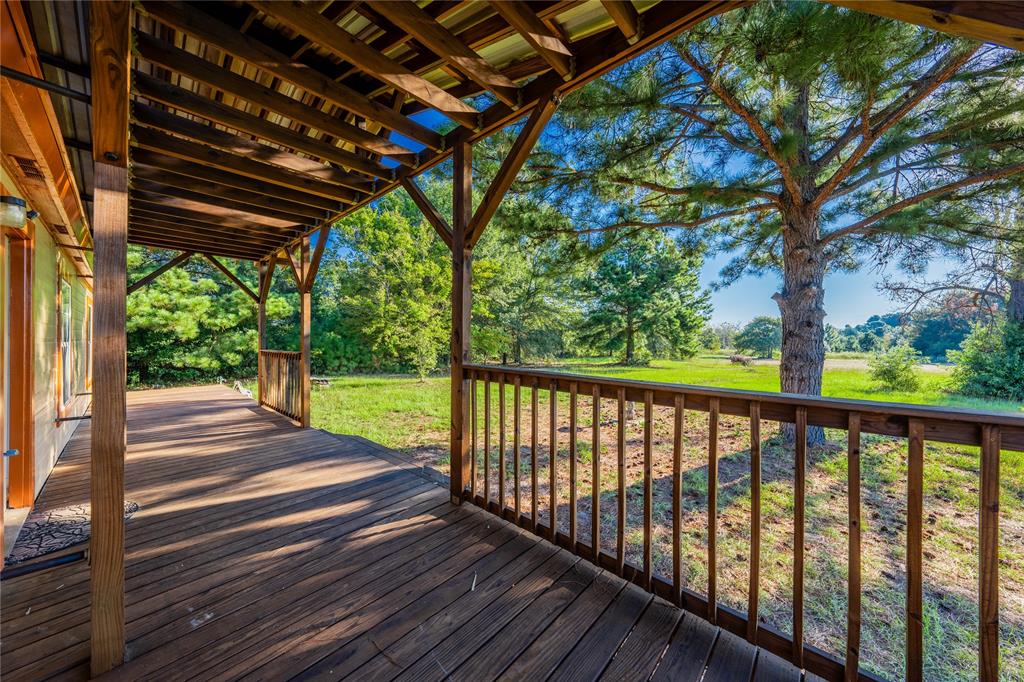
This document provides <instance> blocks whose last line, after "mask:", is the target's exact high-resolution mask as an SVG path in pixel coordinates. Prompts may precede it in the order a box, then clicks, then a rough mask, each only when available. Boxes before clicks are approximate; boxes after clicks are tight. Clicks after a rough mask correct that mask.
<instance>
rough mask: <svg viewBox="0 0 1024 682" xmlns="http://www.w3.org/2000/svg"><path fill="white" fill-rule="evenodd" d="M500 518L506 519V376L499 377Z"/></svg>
mask: <svg viewBox="0 0 1024 682" xmlns="http://www.w3.org/2000/svg"><path fill="white" fill-rule="evenodd" d="M498 516H500V517H501V518H505V374H504V372H503V373H502V374H501V375H499V377H498Z"/></svg>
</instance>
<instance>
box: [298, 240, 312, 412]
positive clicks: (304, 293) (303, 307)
mask: <svg viewBox="0 0 1024 682" xmlns="http://www.w3.org/2000/svg"><path fill="white" fill-rule="evenodd" d="M299 258H300V261H299V262H300V263H301V265H302V273H301V274H302V282H301V283H300V285H299V324H300V325H301V332H300V339H299V342H300V343H301V348H300V351H301V352H302V362H301V365H302V419H301V422H302V428H309V422H310V419H309V416H310V391H311V388H312V383H313V381H312V376H311V372H312V362H311V357H310V328H311V321H312V316H313V294H312V290H313V282H312V279H313V278H314V277H315V274H312V275H311V272H312V271H311V270H310V259H309V235H306V236H305V237H303V238H302V246H301V249H300V253H299Z"/></svg>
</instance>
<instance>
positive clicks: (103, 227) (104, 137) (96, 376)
mask: <svg viewBox="0 0 1024 682" xmlns="http://www.w3.org/2000/svg"><path fill="white" fill-rule="evenodd" d="M131 21H132V11H131V4H130V3H129V2H117V1H109V0H104V1H102V2H93V3H91V4H90V5H89V27H90V35H89V42H90V48H91V49H90V54H91V59H90V63H91V65H92V67H91V68H92V71H91V80H92V139H93V160H94V161H95V163H94V164H93V183H94V186H95V190H94V193H93V221H92V230H93V248H94V249H95V251H94V252H93V311H94V312H93V349H92V352H93V385H92V394H93V401H92V416H93V419H92V432H91V438H90V458H89V499H90V512H89V516H90V523H91V528H92V530H91V535H90V538H89V550H90V557H89V559H90V567H89V598H90V601H89V610H90V638H89V639H90V645H89V646H90V660H89V668H90V671H91V676H92V677H99V676H100V675H102V674H103V673H106V672H108V671H109V670H111V669H113V668H116V667H117V666H119V665H121V663H123V662H124V648H125V613H124V457H125V451H126V450H127V445H128V439H127V430H126V427H127V403H126V397H125V394H126V392H127V390H128V386H127V382H128V374H127V364H126V363H127V334H126V332H125V327H126V323H127V319H126V309H127V305H126V302H127V296H128V295H127V286H128V283H127V270H128V242H127V239H128V118H129V106H130V90H131V70H130V60H131Z"/></svg>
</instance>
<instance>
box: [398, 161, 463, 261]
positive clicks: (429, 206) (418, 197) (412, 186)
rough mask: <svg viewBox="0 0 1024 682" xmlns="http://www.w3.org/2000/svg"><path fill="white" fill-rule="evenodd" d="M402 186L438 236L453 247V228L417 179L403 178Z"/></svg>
mask: <svg viewBox="0 0 1024 682" xmlns="http://www.w3.org/2000/svg"><path fill="white" fill-rule="evenodd" d="M402 187H404V188H405V191H406V192H408V194H409V196H410V197H411V198H412V201H413V203H414V204H416V206H418V207H419V209H420V211H422V212H423V217H424V218H426V219H427V222H428V223H430V225H431V226H432V227H433V228H434V231H435V232H437V236H439V237H440V238H441V241H443V242H444V243H445V245H446V246H447V247H448V248H449V249H451V248H452V228H451V227H450V226H449V225H448V221H447V220H445V219H444V216H443V215H441V213H440V212H439V211H438V210H437V209H436V208H435V207H434V204H433V202H431V201H430V199H428V198H427V195H426V194H424V193H423V190H421V189H420V186H419V185H417V184H416V181H415V180H413V179H412V178H409V177H404V178H402Z"/></svg>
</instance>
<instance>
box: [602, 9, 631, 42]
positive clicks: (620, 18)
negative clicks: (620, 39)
mask: <svg viewBox="0 0 1024 682" xmlns="http://www.w3.org/2000/svg"><path fill="white" fill-rule="evenodd" d="M601 4H602V5H603V6H604V11H605V12H607V13H608V16H610V17H611V18H612V21H614V22H615V25H616V26H618V27H619V30H620V31H622V35H623V36H625V38H626V40H627V41H628V42H629V44H630V45H632V44H634V43H635V42H636V41H638V40H640V31H641V23H640V14H639V12H637V11H636V7H634V6H633V3H632V2H631V0H601Z"/></svg>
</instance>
